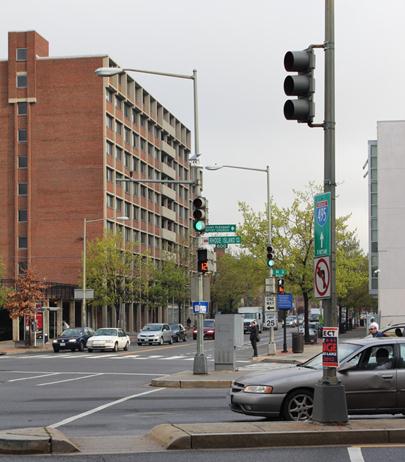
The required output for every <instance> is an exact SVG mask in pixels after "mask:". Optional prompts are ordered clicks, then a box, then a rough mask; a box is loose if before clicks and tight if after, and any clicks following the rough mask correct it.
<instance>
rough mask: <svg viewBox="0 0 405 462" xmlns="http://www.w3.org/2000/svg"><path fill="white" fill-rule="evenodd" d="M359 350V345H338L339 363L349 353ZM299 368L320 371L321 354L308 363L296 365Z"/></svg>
mask: <svg viewBox="0 0 405 462" xmlns="http://www.w3.org/2000/svg"><path fill="white" fill-rule="evenodd" d="M358 348H359V345H355V344H353V343H339V346H338V356H339V362H342V361H343V360H344V359H345V358H347V357H348V356H349V355H350V354H351V353H353V352H354V351H356V350H357V349H358ZM298 365H299V366H303V367H309V368H310V369H322V353H319V355H316V356H315V357H314V358H312V359H310V360H309V361H307V362H305V363H303V364H298Z"/></svg>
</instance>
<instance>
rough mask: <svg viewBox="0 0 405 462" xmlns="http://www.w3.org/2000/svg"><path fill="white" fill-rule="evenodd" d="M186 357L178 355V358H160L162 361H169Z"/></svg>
mask: <svg viewBox="0 0 405 462" xmlns="http://www.w3.org/2000/svg"><path fill="white" fill-rule="evenodd" d="M185 357H186V356H184V355H180V356H168V357H167V358H162V361H171V360H173V359H184V358H185Z"/></svg>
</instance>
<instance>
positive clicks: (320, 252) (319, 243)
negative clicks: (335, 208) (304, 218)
mask: <svg viewBox="0 0 405 462" xmlns="http://www.w3.org/2000/svg"><path fill="white" fill-rule="evenodd" d="M330 215H331V195H330V192H327V193H322V194H316V195H315V196H314V247H315V258H316V257H326V256H329V255H330V235H331V229H330V228H331V219H330Z"/></svg>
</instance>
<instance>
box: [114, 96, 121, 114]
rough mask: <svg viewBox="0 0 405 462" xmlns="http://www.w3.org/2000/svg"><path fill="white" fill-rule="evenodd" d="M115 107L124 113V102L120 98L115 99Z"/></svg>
mask: <svg viewBox="0 0 405 462" xmlns="http://www.w3.org/2000/svg"><path fill="white" fill-rule="evenodd" d="M115 107H116V108H117V109H118V110H120V111H122V100H121V98H118V96H116V97H115Z"/></svg>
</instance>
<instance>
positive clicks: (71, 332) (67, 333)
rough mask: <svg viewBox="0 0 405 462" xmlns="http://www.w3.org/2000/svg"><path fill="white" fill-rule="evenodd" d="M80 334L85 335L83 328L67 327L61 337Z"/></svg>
mask: <svg viewBox="0 0 405 462" xmlns="http://www.w3.org/2000/svg"><path fill="white" fill-rule="evenodd" d="M79 335H83V331H82V330H81V329H66V330H64V331H63V332H62V335H61V337H78V336H79Z"/></svg>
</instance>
